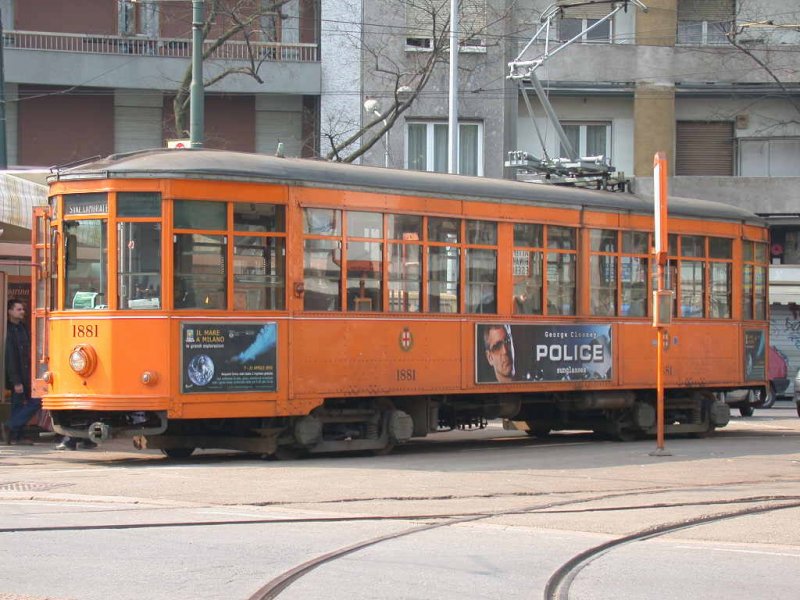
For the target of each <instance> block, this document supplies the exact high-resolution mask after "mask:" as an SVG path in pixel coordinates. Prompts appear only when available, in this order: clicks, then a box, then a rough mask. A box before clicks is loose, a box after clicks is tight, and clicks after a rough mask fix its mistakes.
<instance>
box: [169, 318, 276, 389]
mask: <svg viewBox="0 0 800 600" xmlns="http://www.w3.org/2000/svg"><path fill="white" fill-rule="evenodd" d="M277 339H278V324H277V323H275V322H248V323H230V322H224V323H215V322H185V323H181V391H182V392H183V393H184V394H207V393H214V392H218V393H227V392H256V391H258V392H274V391H276V390H277V389H278V385H277V350H276V345H277Z"/></svg>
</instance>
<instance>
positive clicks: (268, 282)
mask: <svg viewBox="0 0 800 600" xmlns="http://www.w3.org/2000/svg"><path fill="white" fill-rule="evenodd" d="M233 226H234V230H235V232H236V233H235V236H234V246H233V292H234V294H233V295H234V309H235V310H283V309H284V308H285V306H286V301H285V297H286V239H285V232H286V209H285V207H284V206H280V205H274V204H255V203H245V204H235V205H234V207H233Z"/></svg>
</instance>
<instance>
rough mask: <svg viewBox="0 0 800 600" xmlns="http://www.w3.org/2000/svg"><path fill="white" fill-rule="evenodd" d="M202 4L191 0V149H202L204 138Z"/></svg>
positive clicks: (197, 0)
mask: <svg viewBox="0 0 800 600" xmlns="http://www.w3.org/2000/svg"><path fill="white" fill-rule="evenodd" d="M203 4H204V0H192V84H191V86H190V87H189V141H190V143H191V147H192V148H202V147H203V137H204V133H203V120H204V119H205V97H204V93H203V21H204V18H205V14H204V10H203V8H204V6H203Z"/></svg>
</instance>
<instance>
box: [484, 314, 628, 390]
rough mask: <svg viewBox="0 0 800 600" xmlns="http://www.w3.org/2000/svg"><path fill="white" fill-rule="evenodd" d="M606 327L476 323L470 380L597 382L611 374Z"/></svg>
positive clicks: (608, 378) (611, 356)
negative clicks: (472, 371)
mask: <svg viewBox="0 0 800 600" xmlns="http://www.w3.org/2000/svg"><path fill="white" fill-rule="evenodd" d="M611 342H612V338H611V325H609V324H599V325H540V324H515V325H511V324H509V323H480V324H478V325H476V327H475V382H476V383H512V382H521V383H522V382H529V383H532V382H536V381H572V380H588V379H592V380H600V381H609V380H610V379H611V377H612V364H613V354H612V345H611Z"/></svg>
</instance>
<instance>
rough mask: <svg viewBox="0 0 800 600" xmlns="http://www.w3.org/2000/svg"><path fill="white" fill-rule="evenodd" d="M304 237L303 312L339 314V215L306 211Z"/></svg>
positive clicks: (340, 251) (340, 261)
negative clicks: (333, 312)
mask: <svg viewBox="0 0 800 600" xmlns="http://www.w3.org/2000/svg"><path fill="white" fill-rule="evenodd" d="M303 233H304V234H305V236H306V239H304V240H303V284H304V287H305V292H304V294H303V308H304V309H305V310H324V311H336V310H341V309H342V301H341V284H342V238H341V235H342V211H340V210H334V209H323V208H306V209H305V210H304V211H303ZM323 236H324V237H323Z"/></svg>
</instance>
